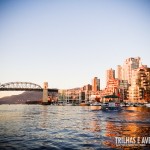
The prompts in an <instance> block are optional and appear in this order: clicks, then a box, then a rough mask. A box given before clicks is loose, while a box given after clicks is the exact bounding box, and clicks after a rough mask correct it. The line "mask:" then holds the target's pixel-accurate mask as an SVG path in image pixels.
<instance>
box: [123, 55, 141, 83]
mask: <svg viewBox="0 0 150 150" xmlns="http://www.w3.org/2000/svg"><path fill="white" fill-rule="evenodd" d="M140 66H141V58H140V57H136V58H132V57H131V58H128V59H126V60H125V62H124V64H123V67H122V79H123V80H127V81H128V83H129V84H131V77H132V71H133V70H134V69H138V68H139V67H140Z"/></svg>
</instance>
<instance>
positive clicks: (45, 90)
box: [42, 82, 48, 105]
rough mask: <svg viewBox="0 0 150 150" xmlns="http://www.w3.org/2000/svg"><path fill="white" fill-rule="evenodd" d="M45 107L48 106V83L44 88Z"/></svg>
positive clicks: (45, 83)
mask: <svg viewBox="0 0 150 150" xmlns="http://www.w3.org/2000/svg"><path fill="white" fill-rule="evenodd" d="M42 104H43V105H47V104H48V82H44V87H43V101H42Z"/></svg>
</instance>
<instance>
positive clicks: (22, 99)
mask: <svg viewBox="0 0 150 150" xmlns="http://www.w3.org/2000/svg"><path fill="white" fill-rule="evenodd" d="M41 99H42V92H37V91H27V92H23V93H22V94H19V95H12V96H6V97H3V98H0V104H16V103H17V104H18V103H19V104H20V103H21V104H24V103H26V101H27V100H28V101H29V100H30V101H40V100H41Z"/></svg>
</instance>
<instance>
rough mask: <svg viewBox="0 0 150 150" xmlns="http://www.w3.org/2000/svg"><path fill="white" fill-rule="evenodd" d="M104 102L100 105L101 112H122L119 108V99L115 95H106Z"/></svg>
mask: <svg viewBox="0 0 150 150" xmlns="http://www.w3.org/2000/svg"><path fill="white" fill-rule="evenodd" d="M103 99H104V101H103V103H102V105H101V109H102V110H103V111H120V110H122V108H121V106H120V101H119V97H118V96H116V95H107V96H104V97H103ZM105 99H109V100H107V101H106V100H105Z"/></svg>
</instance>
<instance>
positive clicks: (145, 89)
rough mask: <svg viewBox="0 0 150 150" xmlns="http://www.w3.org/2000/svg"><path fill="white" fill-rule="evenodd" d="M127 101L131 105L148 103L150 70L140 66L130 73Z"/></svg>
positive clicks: (149, 97)
mask: <svg viewBox="0 0 150 150" xmlns="http://www.w3.org/2000/svg"><path fill="white" fill-rule="evenodd" d="M128 99H129V100H130V101H131V102H133V103H143V102H149V101H150V68H148V67H147V66H142V67H140V68H138V69H135V70H134V71H133V72H132V78H131V86H130V87H129V90H128Z"/></svg>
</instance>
